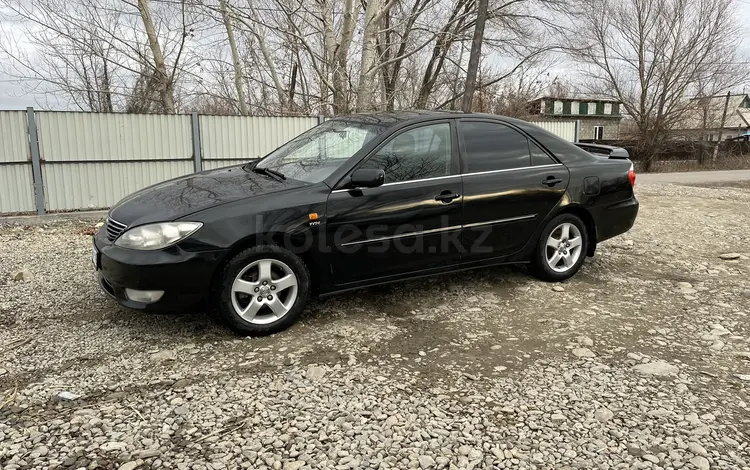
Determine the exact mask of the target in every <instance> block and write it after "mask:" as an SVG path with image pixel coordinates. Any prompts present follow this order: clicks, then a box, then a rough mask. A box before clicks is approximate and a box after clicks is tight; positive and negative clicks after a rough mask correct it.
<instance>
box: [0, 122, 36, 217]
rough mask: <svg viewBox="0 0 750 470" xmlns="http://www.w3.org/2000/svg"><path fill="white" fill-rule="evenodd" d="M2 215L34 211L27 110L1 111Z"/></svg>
mask: <svg viewBox="0 0 750 470" xmlns="http://www.w3.org/2000/svg"><path fill="white" fill-rule="evenodd" d="M0 163H11V164H10V165H2V164H0V214H1V213H8V212H30V211H33V210H34V182H33V178H32V177H31V162H30V150H29V138H28V134H27V133H26V111H0Z"/></svg>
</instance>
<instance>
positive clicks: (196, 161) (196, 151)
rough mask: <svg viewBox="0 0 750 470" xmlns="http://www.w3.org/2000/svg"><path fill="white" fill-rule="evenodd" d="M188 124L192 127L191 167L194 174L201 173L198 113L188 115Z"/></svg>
mask: <svg viewBox="0 0 750 470" xmlns="http://www.w3.org/2000/svg"><path fill="white" fill-rule="evenodd" d="M190 123H191V125H192V127H193V165H194V167H195V172H196V173H198V172H199V171H203V155H202V154H201V126H200V122H199V121H198V113H192V114H191V115H190Z"/></svg>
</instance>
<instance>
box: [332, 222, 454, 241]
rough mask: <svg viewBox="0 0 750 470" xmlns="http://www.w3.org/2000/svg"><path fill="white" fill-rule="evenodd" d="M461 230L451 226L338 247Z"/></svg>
mask: <svg viewBox="0 0 750 470" xmlns="http://www.w3.org/2000/svg"><path fill="white" fill-rule="evenodd" d="M461 228H462V226H461V225H451V226H450V227H440V228H433V229H430V230H422V231H421V232H409V233H400V234H398V235H391V236H389V237H380V238H371V239H369V240H357V241H354V242H346V243H342V244H341V245H339V246H351V245H362V244H365V243H377V242H382V241H386V240H396V239H399V238H405V237H412V236H415V235H427V234H430V233H438V232H447V231H450V230H458V229H461Z"/></svg>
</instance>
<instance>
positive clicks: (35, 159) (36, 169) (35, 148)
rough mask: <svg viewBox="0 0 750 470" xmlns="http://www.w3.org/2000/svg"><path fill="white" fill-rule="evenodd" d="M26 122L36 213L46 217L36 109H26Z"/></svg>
mask: <svg viewBox="0 0 750 470" xmlns="http://www.w3.org/2000/svg"><path fill="white" fill-rule="evenodd" d="M26 121H27V122H28V129H29V136H28V137H29V147H30V148H31V171H32V175H33V179H34V195H35V196H36V199H35V201H36V213H37V214H39V215H44V214H45V210H44V182H43V181H42V161H41V159H40V158H39V135H38V133H37V131H36V117H35V116H34V108H33V107H31V106H29V107H28V108H26Z"/></svg>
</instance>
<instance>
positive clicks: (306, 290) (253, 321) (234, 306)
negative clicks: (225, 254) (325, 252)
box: [212, 245, 310, 336]
mask: <svg viewBox="0 0 750 470" xmlns="http://www.w3.org/2000/svg"><path fill="white" fill-rule="evenodd" d="M269 273H270V275H269ZM290 275H291V277H289V276H290ZM264 281H265V284H264ZM309 295H310V272H309V271H308V269H307V266H305V263H304V262H303V261H302V259H301V258H300V257H299V256H297V255H295V254H294V253H292V252H291V251H289V250H286V249H284V248H281V247H279V246H275V245H259V246H254V247H252V248H248V249H246V250H243V251H241V252H240V253H238V254H237V255H235V256H234V257H233V258H231V259H230V260H229V261H227V262H226V264H225V265H224V267H223V268H222V270H221V272H220V273H219V275H218V276H217V278H216V282H215V284H214V288H213V295H212V299H213V300H212V303H213V305H214V306H215V308H216V309H217V310H218V312H217V313H218V314H219V316H220V317H221V318H222V320H223V321H224V323H226V324H227V326H229V327H230V328H231V329H232V330H234V331H235V332H237V333H239V334H241V335H250V336H263V335H270V334H273V333H278V332H279V331H282V330H285V329H287V328H289V327H290V326H291V325H292V324H294V323H295V322H296V321H297V320H298V319H299V317H300V315H301V314H302V310H303V309H304V308H305V305H306V304H307V299H308V297H309ZM259 299H261V300H259ZM243 312H244V315H243Z"/></svg>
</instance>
